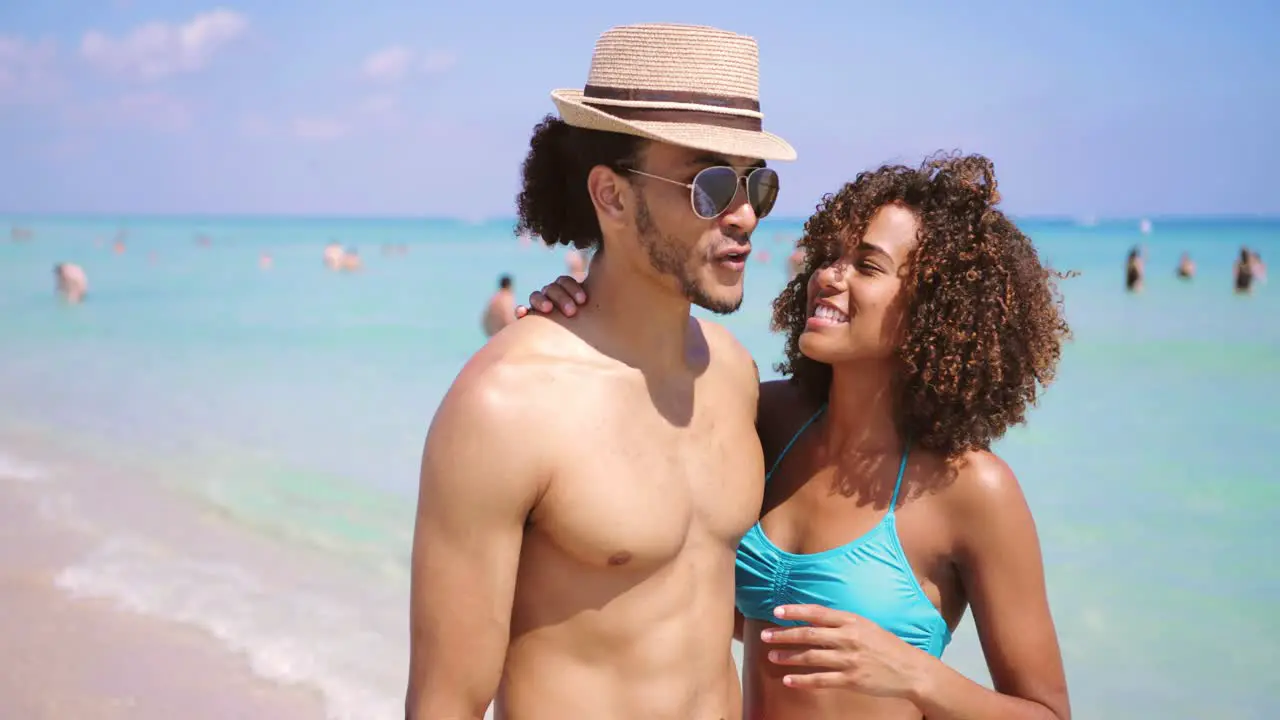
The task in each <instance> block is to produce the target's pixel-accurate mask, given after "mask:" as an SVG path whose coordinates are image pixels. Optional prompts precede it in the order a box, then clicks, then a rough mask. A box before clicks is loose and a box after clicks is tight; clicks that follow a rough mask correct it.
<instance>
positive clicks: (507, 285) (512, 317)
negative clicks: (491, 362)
mask: <svg viewBox="0 0 1280 720" xmlns="http://www.w3.org/2000/svg"><path fill="white" fill-rule="evenodd" d="M515 321H516V301H515V295H514V291H513V290H512V289H511V276H510V275H503V276H502V277H501V278H498V291H497V292H495V293H494V294H493V296H492V297H490V298H489V304H488V305H486V306H485V309H484V320H483V324H484V334H485V335H487V336H488V337H493V336H494V335H497V334H498V332H499V331H500V330H502V328H504V327H506V326H508V325H510V324H511V323H513V322H515Z"/></svg>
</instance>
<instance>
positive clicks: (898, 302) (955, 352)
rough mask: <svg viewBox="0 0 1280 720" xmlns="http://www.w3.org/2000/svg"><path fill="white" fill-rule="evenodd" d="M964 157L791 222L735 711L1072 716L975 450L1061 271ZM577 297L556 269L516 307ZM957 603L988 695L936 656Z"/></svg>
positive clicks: (1027, 382)
mask: <svg viewBox="0 0 1280 720" xmlns="http://www.w3.org/2000/svg"><path fill="white" fill-rule="evenodd" d="M998 200H999V195H998V193H997V192H996V182H995V177H994V173H993V168H992V166H991V163H990V162H989V161H988V160H986V159H985V158H983V157H980V156H966V157H956V158H949V157H943V158H940V159H932V160H929V161H926V162H925V163H924V164H923V165H922V166H921V167H919V168H907V167H901V166H887V167H882V168H880V169H878V170H876V171H873V172H867V173H863V174H861V175H859V176H858V178H857V179H856V180H855V181H854V182H852V183H849V184H847V185H845V186H844V188H843V189H841V190H840V192H838V193H836V194H835V195H829V196H827V197H826V198H824V201H823V204H822V205H821V206H820V207H819V209H818V211H817V213H816V214H815V215H814V216H813V217H811V218H810V219H809V221H808V222H807V223H806V225H805V234H804V237H803V238H802V240H801V243H800V245H801V247H802V248H803V250H804V252H805V266H804V268H803V270H802V272H801V273H800V274H799V275H798V276H796V277H795V278H793V279H792V280H791V281H790V282H789V283H788V284H787V286H786V288H785V289H784V290H783V291H782V294H781V295H780V296H779V297H778V298H777V299H776V300H775V301H774V303H773V309H774V313H773V327H774V329H775V330H779V331H783V332H785V333H787V345H786V360H785V362H783V363H782V364H781V365H780V367H779V368H778V369H779V370H780V371H781V372H783V373H784V374H786V375H787V376H788V378H787V379H786V380H782V381H772V382H766V383H763V384H762V385H761V388H760V406H759V413H758V421H757V425H758V430H759V433H760V441H761V444H762V445H763V447H764V451H765V459H766V463H767V465H766V466H767V467H770V468H771V470H770V471H769V475H768V479H767V483H766V486H765V499H764V506H763V512H762V516H761V518H760V522H759V523H758V524H757V525H756V526H755V527H753V528H752V529H751V530H750V531H749V532H748V533H747V535H746V536H745V537H744V538H743V540H742V543H741V545H740V546H739V550H738V561H737V562H738V571H737V607H738V610H739V612H740V613H741V615H742V616H743V618H742V619H743V628H744V630H743V633H742V638H743V640H744V643H745V648H746V656H745V661H746V662H745V667H744V680H745V688H744V701H745V716H746V717H747V718H751V719H752V720H755V719H757V718H764V719H767V720H802V719H803V720H837V719H843V718H884V719H891V720H898V719H902V720H907V719H911V720H918V719H919V718H921V717H928V718H929V720H946V719H948V718H955V719H958V718H1045V719H1049V718H1056V719H1058V720H1065V719H1066V718H1068V717H1069V716H1070V709H1069V703H1068V699H1067V689H1066V681H1065V678H1064V673H1063V668H1062V659H1061V653H1060V652H1059V648H1058V641H1057V635H1056V632H1055V630H1054V626H1053V620H1052V617H1051V615H1050V612H1049V606H1048V600H1047V597H1046V592H1045V582H1044V570H1043V565H1042V561H1041V555H1040V548H1039V541H1038V539H1037V537H1036V530H1035V525H1034V522H1033V521H1032V518H1031V514H1030V511H1029V510H1028V508H1027V505H1026V502H1025V500H1024V499H1023V495H1022V491H1021V489H1020V488H1019V485H1018V481H1017V479H1016V478H1015V477H1014V475H1013V473H1012V471H1011V470H1010V469H1009V467H1008V466H1007V465H1005V463H1004V462H1003V461H1001V460H1000V458H998V457H996V456H995V455H993V454H992V453H991V452H990V445H991V443H992V442H993V441H994V440H996V439H998V438H999V437H1001V436H1002V435H1003V434H1004V432H1005V430H1006V429H1007V428H1008V427H1009V426H1010V425H1013V424H1016V423H1021V422H1023V420H1024V418H1025V412H1026V409H1027V407H1028V406H1029V405H1031V404H1033V403H1034V402H1035V400H1036V398H1037V395H1038V392H1039V389H1040V388H1041V387H1042V386H1044V385H1046V384H1047V383H1049V382H1050V381H1051V380H1052V378H1053V375H1054V371H1055V368H1056V365H1057V362H1058V358H1059V354H1060V350H1061V344H1062V342H1063V341H1064V340H1065V339H1066V337H1067V335H1068V328H1067V325H1066V322H1065V321H1064V319H1063V317H1062V314H1061V308H1060V303H1059V301H1058V299H1057V297H1056V293H1055V287H1054V279H1055V277H1056V276H1055V275H1054V274H1053V273H1051V272H1050V271H1049V270H1047V269H1046V268H1045V267H1044V266H1043V265H1042V264H1041V263H1040V260H1039V258H1038V257H1037V255H1036V251H1035V248H1034V247H1033V245H1032V243H1031V240H1030V239H1029V238H1027V236H1026V235H1024V234H1023V233H1022V232H1020V231H1019V230H1018V228H1017V227H1016V226H1015V225H1014V224H1013V223H1012V222H1011V221H1010V220H1009V219H1008V218H1007V217H1005V215H1004V214H1003V213H1002V212H1000V211H999V210H997V209H996V207H995V205H996V203H997V202H998ZM575 295H577V296H578V302H581V301H582V299H584V298H585V292H584V291H583V289H582V287H581V286H580V285H578V284H577V283H574V282H572V281H571V280H568V279H567V278H564V277H562V278H560V280H558V281H557V282H556V283H553V284H552V285H549V286H547V287H546V288H544V291H543V292H542V293H536V292H535V293H534V294H533V295H531V296H530V305H531V306H532V307H534V308H538V309H540V310H543V311H550V310H551V308H552V306H553V305H556V306H560V307H564V306H565V305H569V306H571V307H572V306H573V305H574V304H575V301H574V296H575ZM966 608H972V612H973V615H974V620H975V624H976V626H977V629H978V634H979V637H980V638H981V641H982V647H983V649H984V651H985V655H986V659H987V665H988V668H989V669H990V673H991V677H992V679H993V681H994V683H993V684H994V686H995V688H996V689H995V691H991V690H988V689H986V688H984V687H982V686H980V685H978V684H976V683H973V682H971V681H970V680H968V679H966V678H964V677H963V676H961V675H960V674H958V673H956V672H954V671H952V670H950V669H949V668H947V666H945V665H944V664H942V662H941V660H940V658H941V655H942V652H943V650H944V648H945V647H946V645H947V643H948V642H949V640H950V637H951V631H952V630H953V629H954V628H955V627H956V625H957V624H958V623H959V622H960V619H961V617H962V616H963V614H964V612H965V610H966Z"/></svg>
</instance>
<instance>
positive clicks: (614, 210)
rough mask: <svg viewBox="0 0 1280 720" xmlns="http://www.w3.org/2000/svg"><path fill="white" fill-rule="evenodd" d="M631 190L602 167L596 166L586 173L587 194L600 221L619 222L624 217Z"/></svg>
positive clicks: (616, 175) (609, 170) (612, 173)
mask: <svg viewBox="0 0 1280 720" xmlns="http://www.w3.org/2000/svg"><path fill="white" fill-rule="evenodd" d="M630 192H631V188H630V186H629V185H628V184H627V181H626V180H624V179H623V178H622V177H621V176H619V175H618V173H616V172H614V171H613V170H612V169H611V168H608V167H606V166H604V165H596V166H595V167H593V168H591V172H589V173H587V194H588V195H590V196H591V204H592V205H594V206H595V208H596V212H597V213H598V214H599V216H600V219H601V220H606V219H607V220H610V221H613V222H621V221H622V219H623V218H624V217H625V216H626V209H627V204H628V203H629V202H630Z"/></svg>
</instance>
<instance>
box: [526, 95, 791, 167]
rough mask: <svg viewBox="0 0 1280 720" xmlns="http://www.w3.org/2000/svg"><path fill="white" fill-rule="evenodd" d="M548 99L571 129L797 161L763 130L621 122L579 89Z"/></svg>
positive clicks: (784, 144) (786, 146)
mask: <svg viewBox="0 0 1280 720" xmlns="http://www.w3.org/2000/svg"><path fill="white" fill-rule="evenodd" d="M551 100H552V101H553V102H554V103H555V104H556V109H557V110H559V111H560V119H562V120H564V121H565V122H566V123H568V124H570V125H573V126H574V127H580V128H586V129H588V130H604V131H607V132H617V133H624V134H627V135H636V136H639V137H643V138H647V139H649V140H657V141H659V142H665V143H670V144H672V145H679V146H681V147H687V148H692V149H694V150H706V151H708V152H716V153H722V154H724V155H736V156H739V157H748V158H754V159H759V160H780V161H790V160H795V159H796V151H795V148H793V147H791V145H790V143H788V142H787V141H786V140H783V139H782V138H780V137H778V136H777V135H774V134H772V133H768V132H764V131H763V130H761V131H755V130H739V129H737V128H723V127H717V126H715V125H705V124H701V123H677V122H653V121H641V120H623V119H621V118H618V117H615V116H613V115H610V114H609V113H607V112H604V111H603V110H599V109H597V108H594V107H591V106H590V105H587V104H586V103H585V102H584V101H583V97H582V91H581V90H573V89H568V90H553V91H552V92H551Z"/></svg>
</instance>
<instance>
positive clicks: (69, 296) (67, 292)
mask: <svg viewBox="0 0 1280 720" xmlns="http://www.w3.org/2000/svg"><path fill="white" fill-rule="evenodd" d="M53 281H54V287H55V288H56V289H57V292H58V295H60V296H62V299H64V300H66V301H67V302H69V303H78V302H81V301H83V300H84V298H85V295H87V294H88V293H89V277H88V276H87V275H86V274H85V272H84V268H82V267H80V266H79V265H76V264H75V263H66V262H63V263H58V264H57V265H54V266H53Z"/></svg>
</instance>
